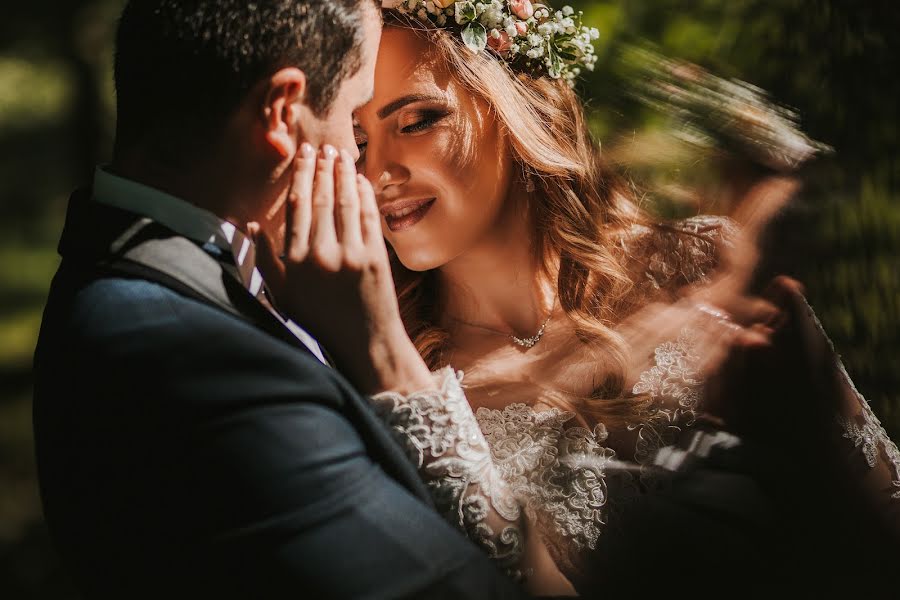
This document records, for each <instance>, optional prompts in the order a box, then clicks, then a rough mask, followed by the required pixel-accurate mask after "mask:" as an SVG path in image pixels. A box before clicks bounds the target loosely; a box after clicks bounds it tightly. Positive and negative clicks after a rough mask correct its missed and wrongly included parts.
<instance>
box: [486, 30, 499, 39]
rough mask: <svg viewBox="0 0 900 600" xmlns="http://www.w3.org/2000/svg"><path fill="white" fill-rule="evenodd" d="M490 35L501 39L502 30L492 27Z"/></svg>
mask: <svg viewBox="0 0 900 600" xmlns="http://www.w3.org/2000/svg"><path fill="white" fill-rule="evenodd" d="M489 35H490V36H491V37H492V38H494V39H495V40H499V39H500V32H499V31H497V30H496V29H491V32H490V34H489Z"/></svg>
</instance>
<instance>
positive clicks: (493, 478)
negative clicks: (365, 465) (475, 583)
mask: <svg viewBox="0 0 900 600" xmlns="http://www.w3.org/2000/svg"><path fill="white" fill-rule="evenodd" d="M433 375H434V377H435V379H436V381H437V382H438V386H439V389H438V390H437V391H426V392H419V393H415V394H410V395H409V396H403V395H402V394H398V393H396V392H383V393H381V394H377V395H376V396H374V397H373V398H372V401H373V406H374V408H375V411H376V413H378V415H379V416H380V417H381V419H382V420H383V421H384V422H385V423H386V424H387V425H388V426H389V427H390V428H391V431H392V432H393V433H394V435H395V437H396V438H397V440H398V441H399V442H400V444H401V445H402V446H403V448H404V449H405V450H406V452H407V454H408V455H409V457H410V459H411V460H412V462H413V463H414V464H415V465H416V466H417V467H418V469H419V472H420V474H421V475H422V476H423V478H424V479H425V482H426V484H427V485H428V487H429V490H430V492H431V495H432V498H433V500H434V502H435V505H436V506H437V508H438V510H439V511H440V512H441V513H442V514H443V515H444V517H445V518H446V519H447V520H448V521H449V522H450V523H451V524H452V525H454V526H455V527H457V528H458V529H460V530H462V531H463V532H464V533H465V534H466V535H467V536H468V537H469V539H471V540H472V541H474V542H475V543H477V544H478V545H479V546H481V547H482V548H483V549H484V550H485V551H486V552H487V554H488V556H490V557H491V558H492V559H493V560H494V561H495V562H496V563H497V564H498V566H500V567H501V568H502V569H504V570H506V571H507V572H508V573H509V574H510V575H511V576H513V577H514V578H515V579H518V580H521V579H523V578H524V574H523V573H522V572H521V571H519V569H518V565H519V563H520V561H521V560H522V556H523V553H524V535H523V533H522V529H521V528H520V527H519V524H518V521H519V519H520V516H521V507H520V506H519V503H518V502H517V500H516V498H515V496H514V494H512V493H510V490H508V489H507V488H506V485H505V483H504V482H503V480H502V478H501V477H500V475H499V473H498V472H497V470H496V468H495V467H494V462H493V460H492V457H491V450H490V447H489V446H488V444H487V441H486V440H485V438H484V435H482V433H481V429H480V428H479V426H478V422H477V421H476V420H475V415H474V414H473V413H472V409H471V407H470V406H469V403H468V401H467V400H466V396H465V394H464V393H463V390H462V387H461V386H460V382H461V380H462V373H459V374H456V373H454V371H453V369H451V368H449V367H447V368H444V369H441V370H439V371H436V372H435V373H434V374H433ZM495 528H497V529H499V530H500V532H499V533H496V532H495Z"/></svg>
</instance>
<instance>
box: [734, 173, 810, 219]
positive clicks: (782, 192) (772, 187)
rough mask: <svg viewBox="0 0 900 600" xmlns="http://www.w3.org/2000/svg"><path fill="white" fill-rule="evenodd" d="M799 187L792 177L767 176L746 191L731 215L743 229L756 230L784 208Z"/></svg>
mask: <svg viewBox="0 0 900 600" xmlns="http://www.w3.org/2000/svg"><path fill="white" fill-rule="evenodd" d="M799 187H800V183H799V182H798V181H797V179H795V178H793V177H780V176H779V177H768V178H766V179H764V180H762V181H761V182H759V183H757V184H756V185H755V186H753V187H752V188H751V189H750V191H749V192H747V194H746V195H745V196H744V197H743V198H742V199H741V200H740V202H739V204H738V207H737V209H736V210H735V211H734V214H733V215H732V216H733V218H734V219H735V220H736V221H737V222H738V223H740V224H741V227H742V228H743V230H744V231H751V232H756V231H758V230H759V229H761V228H763V227H765V225H766V224H767V223H768V222H769V221H770V220H771V219H772V217H774V216H775V215H776V214H777V213H778V212H779V211H780V210H781V209H782V208H784V206H785V205H786V204H787V203H788V201H790V199H791V198H792V197H793V196H794V194H795V193H796V192H797V189H798V188H799Z"/></svg>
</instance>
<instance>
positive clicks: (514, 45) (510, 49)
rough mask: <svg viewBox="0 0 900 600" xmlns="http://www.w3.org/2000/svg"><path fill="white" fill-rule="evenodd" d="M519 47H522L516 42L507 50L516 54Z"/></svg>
mask: <svg viewBox="0 0 900 600" xmlns="http://www.w3.org/2000/svg"><path fill="white" fill-rule="evenodd" d="M521 49H522V48H521V47H520V46H519V45H518V44H513V45H512V46H510V47H509V51H510V52H512V53H513V54H518V53H519V51H520V50H521Z"/></svg>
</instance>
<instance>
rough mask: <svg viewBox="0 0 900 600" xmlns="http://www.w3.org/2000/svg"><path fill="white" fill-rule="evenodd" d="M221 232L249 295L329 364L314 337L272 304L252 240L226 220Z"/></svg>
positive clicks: (237, 274)
mask: <svg viewBox="0 0 900 600" xmlns="http://www.w3.org/2000/svg"><path fill="white" fill-rule="evenodd" d="M222 234H223V235H224V236H225V239H226V240H228V243H229V244H230V245H231V256H232V259H233V260H234V266H235V267H236V269H237V273H236V277H237V279H238V281H240V283H241V284H243V286H244V287H245V288H247V291H249V292H250V295H251V296H253V297H254V298H256V299H257V300H258V301H259V302H260V304H262V305H263V306H265V307H266V309H267V310H268V311H269V312H270V313H272V314H273V315H274V316H275V317H276V318H277V319H278V320H279V321H280V322H281V323H282V324H283V325H284V326H285V327H287V328H288V330H290V332H291V333H293V334H294V336H295V337H296V338H297V339H299V340H300V341H301V342H302V343H303V345H304V346H306V347H307V348H309V350H310V351H311V352H312V353H313V354H314V355H315V357H316V358H318V359H319V360H320V361H321V362H322V363H323V364H326V365H330V361H328V360H327V359H326V358H325V357H326V353H325V351H324V350H323V348H322V347H321V346H320V345H319V343H318V342H317V341H316V339H315V338H314V337H312V336H311V335H309V333H307V332H306V331H304V330H303V329H302V328H301V327H300V326H299V325H297V324H296V323H294V322H293V321H291V320H290V319H288V318H286V317H285V316H284V315H282V314H281V312H280V311H279V310H278V309H276V308H275V306H274V305H273V303H272V300H271V294H269V293H268V291H267V288H266V285H265V282H264V281H263V278H262V273H260V272H259V269H258V268H256V245H255V244H254V243H253V241H252V240H251V239H250V238H249V237H247V236H246V235H244V234H243V233H242V232H241V231H239V230H238V229H237V228H236V227H235V226H234V225H232V224H231V223H228V222H224V223H222Z"/></svg>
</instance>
